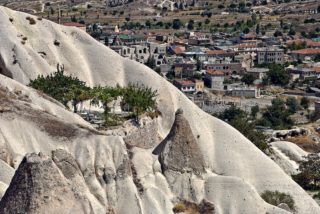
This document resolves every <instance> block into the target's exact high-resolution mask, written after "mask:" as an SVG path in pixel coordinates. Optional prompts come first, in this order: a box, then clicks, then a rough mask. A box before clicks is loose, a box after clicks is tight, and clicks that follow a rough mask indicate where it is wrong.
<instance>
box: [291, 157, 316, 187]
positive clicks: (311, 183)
mask: <svg viewBox="0 0 320 214" xmlns="http://www.w3.org/2000/svg"><path fill="white" fill-rule="evenodd" d="M299 171H300V173H299V174H297V175H293V176H292V178H293V180H295V181H296V182H297V183H298V184H299V185H300V186H301V187H302V188H304V189H309V190H319V189H320V157H319V155H318V154H309V155H308V156H306V157H305V159H304V160H303V161H301V162H300V163H299Z"/></svg>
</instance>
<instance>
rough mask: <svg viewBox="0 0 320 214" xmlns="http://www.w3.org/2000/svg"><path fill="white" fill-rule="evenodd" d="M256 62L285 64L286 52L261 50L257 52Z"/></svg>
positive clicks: (269, 49)
mask: <svg viewBox="0 0 320 214" xmlns="http://www.w3.org/2000/svg"><path fill="white" fill-rule="evenodd" d="M256 62H257V63H258V64H259V65H261V64H273V63H274V64H284V50H283V49H277V48H261V49H259V50H257V58H256Z"/></svg>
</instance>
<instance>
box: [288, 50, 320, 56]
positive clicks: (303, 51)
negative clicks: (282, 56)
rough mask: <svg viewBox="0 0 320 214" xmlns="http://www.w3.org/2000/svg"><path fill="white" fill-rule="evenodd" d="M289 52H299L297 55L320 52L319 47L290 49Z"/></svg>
mask: <svg viewBox="0 0 320 214" xmlns="http://www.w3.org/2000/svg"><path fill="white" fill-rule="evenodd" d="M291 53H293V54H299V55H316V54H320V49H315V48H306V49H301V50H296V51H292V52H291Z"/></svg>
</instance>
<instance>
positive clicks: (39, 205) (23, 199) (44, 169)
mask: <svg viewBox="0 0 320 214" xmlns="http://www.w3.org/2000/svg"><path fill="white" fill-rule="evenodd" d="M68 168H69V167H68ZM81 206H82V205H81V203H80V201H79V200H76V198H75V196H74V193H73V190H72V188H71V186H70V183H69V182H68V180H67V179H66V178H65V177H64V176H63V174H62V173H61V172H60V170H59V168H58V167H57V165H56V164H55V163H54V162H53V161H52V159H51V158H50V157H48V156H44V155H43V154H41V153H40V154H35V153H33V154H29V155H27V156H26V157H25V158H24V159H23V161H22V162H21V164H20V166H19V168H18V169H17V171H16V173H15V175H14V177H13V179H12V182H11V184H10V186H9V188H8V189H7V191H6V193H5V195H4V196H3V198H2V200H1V202H0V213H3V214H7V213H8V214H11V213H34V214H37V213H84V212H82V208H81Z"/></svg>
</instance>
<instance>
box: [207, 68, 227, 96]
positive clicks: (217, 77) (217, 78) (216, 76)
mask: <svg viewBox="0 0 320 214" xmlns="http://www.w3.org/2000/svg"><path fill="white" fill-rule="evenodd" d="M223 82H224V72H222V71H218V70H213V69H209V70H207V72H206V74H205V76H204V84H205V85H206V87H208V88H209V89H211V90H214V91H222V90H223V89H224V84H223Z"/></svg>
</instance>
